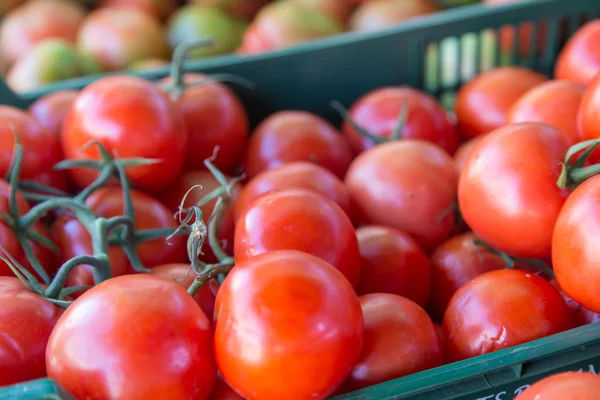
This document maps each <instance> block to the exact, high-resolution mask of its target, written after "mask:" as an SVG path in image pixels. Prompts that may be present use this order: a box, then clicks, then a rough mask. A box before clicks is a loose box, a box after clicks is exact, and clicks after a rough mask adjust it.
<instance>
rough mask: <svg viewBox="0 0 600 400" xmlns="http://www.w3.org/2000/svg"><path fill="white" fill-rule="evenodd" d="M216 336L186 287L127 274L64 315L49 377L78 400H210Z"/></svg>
mask: <svg viewBox="0 0 600 400" xmlns="http://www.w3.org/2000/svg"><path fill="white" fill-rule="evenodd" d="M211 339H212V335H211V327H210V323H209V321H208V319H207V318H206V315H204V312H202V310H201V309H200V307H199V306H198V304H196V302H195V300H194V299H193V298H192V297H191V296H190V295H189V294H188V293H187V291H186V290H185V289H183V288H182V287H181V286H180V285H178V284H177V283H174V282H169V281H168V280H166V279H164V278H160V277H155V276H151V275H145V274H138V275H125V276H120V277H117V278H113V279H109V280H107V281H105V282H103V283H101V284H100V285H97V286H95V287H93V288H92V289H90V290H88V291H87V292H86V293H84V294H83V295H82V296H81V297H80V298H78V299H77V300H76V301H75V302H73V304H72V305H71V306H70V307H69V308H68V309H67V311H65V313H64V314H63V316H62V317H61V319H60V320H59V322H58V323H57V324H56V327H55V329H54V331H53V332H52V335H51V336H50V340H49V342H48V349H47V351H46V364H47V367H48V376H49V377H50V378H51V379H54V380H55V381H56V382H58V383H59V384H60V385H61V386H62V387H64V388H65V389H66V390H68V391H69V392H70V393H72V394H73V395H74V396H75V397H77V398H87V399H92V400H96V399H98V400H100V399H107V400H111V399H122V398H126V399H130V400H137V399H140V400H141V399H150V398H169V399H174V400H178V399H181V400H183V399H186V400H187V399H192V400H196V399H198V400H200V399H202V400H204V399H207V398H208V396H209V395H210V392H211V390H212V387H213V384H214V382H215V379H216V367H215V361H214V358H213V350H212V343H211ZM89 343H94V346H92V347H90V346H89ZM150 348H152V349H153V350H152V351H151V352H148V349H150ZM123 376H127V379H119V377H123Z"/></svg>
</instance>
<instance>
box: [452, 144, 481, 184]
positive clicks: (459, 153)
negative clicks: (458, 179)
mask: <svg viewBox="0 0 600 400" xmlns="http://www.w3.org/2000/svg"><path fill="white" fill-rule="evenodd" d="M482 137H483V136H477V137H474V138H473V139H469V140H467V141H466V142H464V143H463V144H461V145H460V146H459V147H458V150H456V153H454V162H455V163H456V168H457V169H458V173H459V175H460V173H461V172H462V170H463V168H464V166H465V163H466V162H467V159H468V158H469V156H470V155H471V152H472V151H473V149H474V148H475V145H476V144H477V143H478V142H479V140H481V138H482Z"/></svg>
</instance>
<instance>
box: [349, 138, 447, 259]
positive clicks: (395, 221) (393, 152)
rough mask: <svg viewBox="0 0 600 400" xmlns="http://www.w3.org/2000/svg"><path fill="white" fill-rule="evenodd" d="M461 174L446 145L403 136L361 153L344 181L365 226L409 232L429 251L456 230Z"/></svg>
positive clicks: (356, 212)
mask: <svg viewBox="0 0 600 400" xmlns="http://www.w3.org/2000/svg"><path fill="white" fill-rule="evenodd" d="M457 181H458V176H457V173H456V168H455V166H454V161H453V160H452V158H451V157H450V156H449V155H448V153H446V152H445V151H444V150H443V149H442V148H440V147H438V146H436V145H434V144H432V143H429V142H425V141H422V140H401V141H397V142H391V143H386V144H382V145H380V146H377V147H375V148H373V149H371V150H368V151H366V152H364V153H362V154H360V155H359V156H358V157H357V158H356V159H355V160H354V162H353V163H352V165H351V166H350V169H349V170H348V173H347V174H346V179H345V183H346V186H347V187H348V190H349V191H350V197H351V199H352V207H353V212H354V213H355V215H356V217H357V218H358V219H359V220H360V221H361V222H363V223H365V224H373V225H384V226H389V227H391V228H395V229H398V230H401V231H403V232H406V233H408V234H409V235H411V236H412V237H413V239H415V240H416V241H417V243H418V244H419V245H420V246H421V247H422V248H423V249H424V250H425V251H430V250H433V249H434V248H435V247H436V246H437V245H438V244H440V243H441V242H443V241H444V240H446V239H447V238H448V237H450V235H451V234H452V231H453V229H454V226H455V221H454V216H453V215H452V213H451V212H448V210H450V208H451V207H452V205H453V204H454V202H455V200H456V186H457Z"/></svg>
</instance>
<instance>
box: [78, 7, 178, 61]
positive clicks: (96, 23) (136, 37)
mask: <svg viewBox="0 0 600 400" xmlns="http://www.w3.org/2000/svg"><path fill="white" fill-rule="evenodd" d="M77 47H78V48H79V50H80V51H81V52H83V53H85V54H88V55H90V56H92V57H93V58H94V59H95V60H96V61H97V62H98V64H100V65H101V66H102V68H103V69H104V70H106V71H116V70H120V69H125V68H127V67H128V66H130V65H131V64H133V63H134V62H136V61H140V60H143V59H146V58H152V57H156V58H168V56H169V47H168V45H167V41H166V37H165V34H164V32H163V29H162V27H161V26H160V23H159V22H158V21H157V20H155V19H154V18H152V17H151V16H149V15H148V14H146V13H144V12H142V11H139V10H136V9H134V8H129V7H111V8H101V9H98V10H96V11H93V12H92V13H91V14H90V15H89V16H88V17H87V18H86V20H85V22H84V23H83V25H82V26H81V29H80V30H79V33H78V34H77Z"/></svg>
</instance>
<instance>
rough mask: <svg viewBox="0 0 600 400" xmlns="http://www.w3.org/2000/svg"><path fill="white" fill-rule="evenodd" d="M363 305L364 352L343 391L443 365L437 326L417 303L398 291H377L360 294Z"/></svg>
mask: <svg viewBox="0 0 600 400" xmlns="http://www.w3.org/2000/svg"><path fill="white" fill-rule="evenodd" d="M360 305H361V307H362V311H363V315H364V318H365V339H364V345H363V351H362V353H361V356H360V359H359V360H358V363H357V364H356V365H355V366H354V369H353V370H352V372H350V376H349V377H348V379H347V380H346V382H345V383H344V386H343V388H342V390H343V391H352V390H358V389H362V388H365V387H367V386H372V385H376V384H378V383H381V382H386V381H390V380H392V379H396V378H400V377H403V376H406V375H410V374H414V373H416V372H420V371H424V370H426V369H430V368H434V367H438V366H440V365H442V363H443V353H442V346H441V342H440V338H439V336H438V334H437V332H436V330H435V326H434V325H433V322H431V319H430V318H429V315H427V313H426V312H425V310H423V309H422V308H421V307H419V306H418V305H417V304H416V303H414V302H412V301H410V300H408V299H405V298H404V297H401V296H398V295H395V294H384V293H374V294H367V295H365V296H361V297H360Z"/></svg>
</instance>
